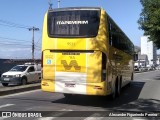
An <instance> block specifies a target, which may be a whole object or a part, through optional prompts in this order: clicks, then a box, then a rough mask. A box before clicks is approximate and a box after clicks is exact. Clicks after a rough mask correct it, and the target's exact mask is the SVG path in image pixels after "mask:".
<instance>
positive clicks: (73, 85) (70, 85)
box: [65, 83, 76, 88]
mask: <svg viewBox="0 0 160 120" xmlns="http://www.w3.org/2000/svg"><path fill="white" fill-rule="evenodd" d="M65 87H72V88H73V87H76V84H72V83H65Z"/></svg>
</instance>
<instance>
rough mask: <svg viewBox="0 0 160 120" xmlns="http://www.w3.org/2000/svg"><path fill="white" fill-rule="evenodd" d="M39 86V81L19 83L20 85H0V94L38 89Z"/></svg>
mask: <svg viewBox="0 0 160 120" xmlns="http://www.w3.org/2000/svg"><path fill="white" fill-rule="evenodd" d="M0 84H1V83H0ZM40 88H41V87H40V83H34V84H28V85H21V86H8V87H1V88H0V96H3V95H8V94H14V93H19V92H24V91H30V90H35V89H40Z"/></svg>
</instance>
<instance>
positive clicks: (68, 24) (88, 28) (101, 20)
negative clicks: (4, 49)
mask: <svg viewBox="0 0 160 120" xmlns="http://www.w3.org/2000/svg"><path fill="white" fill-rule="evenodd" d="M133 52H134V45H133V43H132V42H131V41H130V40H129V38H128V37H127V36H126V35H125V34H124V33H123V31H122V30H121V29H120V28H119V27H118V26H117V25H116V23H115V22H114V21H113V20H112V19H111V17H110V16H109V15H108V14H107V13H106V11H105V10H104V9H102V8H96V7H75V8H58V9H51V10H48V11H47V13H46V14H45V17H44V24H43V36H42V81H41V89H42V90H43V91H47V92H58V93H63V94H64V96H65V97H69V96H71V95H73V94H82V95H97V96H106V95H111V96H112V97H113V98H115V97H116V96H119V95H120V92H121V88H122V87H123V86H125V85H126V84H127V83H129V82H130V81H131V80H133V74H134V67H133Z"/></svg>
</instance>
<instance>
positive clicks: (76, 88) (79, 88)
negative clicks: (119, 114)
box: [41, 79, 111, 96]
mask: <svg viewBox="0 0 160 120" xmlns="http://www.w3.org/2000/svg"><path fill="white" fill-rule="evenodd" d="M106 86H107V85H106V82H105V81H104V82H100V83H74V82H62V81H53V80H44V79H42V81H41V89H42V90H43V91H47V92H58V93H67V94H82V95H98V96H106V95H109V94H110V93H111V91H110V90H107V87H106Z"/></svg>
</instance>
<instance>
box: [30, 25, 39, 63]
mask: <svg viewBox="0 0 160 120" xmlns="http://www.w3.org/2000/svg"><path fill="white" fill-rule="evenodd" d="M28 30H29V31H32V32H33V33H32V60H33V61H34V31H39V28H36V27H34V26H33V27H32V28H28Z"/></svg>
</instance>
